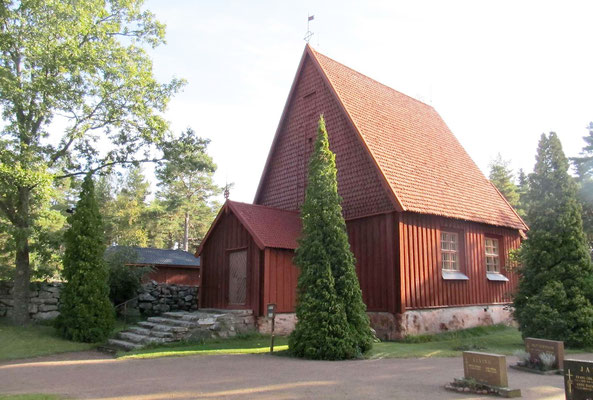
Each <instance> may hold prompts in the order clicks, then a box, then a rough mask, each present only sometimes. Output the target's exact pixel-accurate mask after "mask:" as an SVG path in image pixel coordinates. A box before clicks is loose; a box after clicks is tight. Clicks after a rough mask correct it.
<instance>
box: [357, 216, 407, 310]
mask: <svg viewBox="0 0 593 400" xmlns="http://www.w3.org/2000/svg"><path fill="white" fill-rule="evenodd" d="M395 218H396V215H395V213H387V214H379V215H374V216H369V217H364V218H357V219H351V220H349V221H346V228H347V231H348V237H349V241H350V248H351V250H352V252H353V253H354V257H355V258H356V273H357V275H358V280H359V282H360V288H361V290H362V297H363V300H364V302H365V304H366V306H367V310H368V311H391V312H395V310H394V308H398V307H399V301H396V300H395V299H399V297H400V293H399V292H400V291H399V285H398V284H397V282H396V271H395V268H396V266H397V265H396V263H395V259H394V255H395V254H396V251H397V250H396V246H397V240H398V239H397V230H396V228H395V227H396V226H397V225H396V224H395V223H394V221H395ZM390 304H391V305H390Z"/></svg>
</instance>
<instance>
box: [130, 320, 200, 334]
mask: <svg viewBox="0 0 593 400" xmlns="http://www.w3.org/2000/svg"><path fill="white" fill-rule="evenodd" d="M137 325H139V326H141V327H142V328H145V329H150V330H151V331H156V332H171V333H185V332H187V331H188V330H189V328H188V327H185V326H172V325H162V324H157V323H156V322H148V321H142V322H138V324H137Z"/></svg>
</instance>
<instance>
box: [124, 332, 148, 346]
mask: <svg viewBox="0 0 593 400" xmlns="http://www.w3.org/2000/svg"><path fill="white" fill-rule="evenodd" d="M117 338H118V339H123V340H125V341H126V342H130V343H136V344H143V343H146V338H148V336H147V335H138V334H136V333H132V332H126V331H122V332H119V333H118V334H117Z"/></svg>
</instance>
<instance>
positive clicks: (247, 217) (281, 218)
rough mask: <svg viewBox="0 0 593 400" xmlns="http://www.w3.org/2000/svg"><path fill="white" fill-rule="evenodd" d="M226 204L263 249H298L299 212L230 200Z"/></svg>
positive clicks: (299, 232)
mask: <svg viewBox="0 0 593 400" xmlns="http://www.w3.org/2000/svg"><path fill="white" fill-rule="evenodd" d="M226 204H228V206H229V207H230V209H231V210H232V211H233V213H234V214H235V215H236V216H237V218H239V221H241V223H242V224H243V226H245V229H247V230H248V231H249V233H251V235H252V236H253V239H254V240H255V242H256V243H257V244H258V246H260V247H261V248H264V247H272V248H279V249H296V248H297V239H298V237H299V236H300V234H301V218H300V216H299V212H298V211H286V210H280V209H278V208H271V207H266V206H260V205H255V204H247V203H239V202H236V201H230V200H228V201H227V203H226Z"/></svg>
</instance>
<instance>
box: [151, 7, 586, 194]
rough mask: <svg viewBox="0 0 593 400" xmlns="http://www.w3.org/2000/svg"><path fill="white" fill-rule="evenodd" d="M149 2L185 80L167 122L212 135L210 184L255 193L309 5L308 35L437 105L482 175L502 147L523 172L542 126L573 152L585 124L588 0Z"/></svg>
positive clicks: (163, 74)
mask: <svg viewBox="0 0 593 400" xmlns="http://www.w3.org/2000/svg"><path fill="white" fill-rule="evenodd" d="M146 8H148V9H150V10H151V11H152V12H154V13H155V14H156V15H157V17H158V19H159V20H161V21H162V22H164V23H166V24H167V44H166V45H165V46H162V47H159V48H157V50H155V51H154V52H153V53H152V56H153V60H154V63H155V72H156V74H157V76H158V77H159V78H160V79H161V80H168V79H170V78H171V77H173V76H175V77H182V78H185V79H187V81H188V85H187V86H186V87H185V89H184V91H183V93H180V94H178V95H177V96H176V97H175V98H174V99H173V101H172V102H171V104H170V107H169V111H168V113H167V118H168V119H169V120H170V121H171V123H172V128H173V129H174V130H175V131H181V130H183V129H185V128H186V127H192V128H193V129H194V130H196V131H197V132H198V134H199V135H200V136H203V137H207V138H210V139H211V140H212V143H211V145H210V151H209V152H210V154H211V155H212V156H213V158H214V160H215V162H216V163H217V164H218V172H217V174H216V179H217V181H218V183H220V184H224V183H225V182H226V181H228V182H234V183H235V187H234V189H233V190H232V191H231V199H232V200H237V201H245V202H251V201H252V200H253V196H254V194H255V190H256V189H257V184H258V182H259V178H260V175H261V172H262V169H263V166H264V163H265V160H266V157H267V154H268V151H269V148H270V144H271V142H272V139H273V136H274V133H275V131H276V127H277V125H278V122H279V119H280V114H281V113H282V109H283V107H284V104H285V102H286V99H287V96H288V92H289V90H290V86H291V84H292V81H293V78H294V75H295V73H296V69H297V67H298V62H299V60H300V57H301V55H302V52H303V49H304V46H305V42H304V41H303V37H304V35H305V32H306V30H307V16H308V15H309V14H311V15H315V19H314V21H312V22H311V30H312V31H313V32H314V33H315V34H314V36H313V37H312V39H311V42H310V43H311V45H312V46H313V47H314V48H315V49H316V50H318V51H320V52H321V53H323V54H325V55H327V56H329V57H331V58H333V59H335V60H336V61H338V62H341V63H342V64H345V65H347V66H349V67H351V68H353V69H355V70H357V71H359V72H361V73H363V74H365V75H367V76H369V77H371V78H373V79H375V80H378V81H379V82H381V83H384V84H386V85H388V86H390V87H392V88H394V89H396V90H398V91H400V92H403V93H405V94H407V95H409V96H412V97H415V98H417V99H419V100H422V101H424V102H426V103H428V104H431V105H432V106H433V107H434V108H435V109H436V110H437V111H438V112H439V114H440V115H441V117H442V118H443V119H444V120H445V122H446V123H447V124H448V126H449V128H450V129H451V130H452V131H453V133H454V134H455V135H456V137H457V138H458V139H459V141H460V142H461V144H462V145H463V146H464V148H465V149H466V151H467V152H468V153H469V155H470V156H471V157H472V158H473V159H474V161H475V162H476V163H477V164H478V166H479V167H480V168H481V169H482V171H483V172H484V173H486V174H487V171H488V165H489V163H490V162H491V161H492V159H494V158H495V157H496V154H497V153H501V154H502V156H503V158H506V159H510V160H511V163H512V164H511V166H512V167H513V168H514V169H518V168H524V169H525V170H526V171H527V172H529V171H531V170H532V168H533V165H534V162H535V151H536V147H537V141H538V139H539V136H540V135H541V134H542V133H544V132H546V133H547V132H550V131H555V132H557V133H558V135H559V137H560V139H561V141H562V144H563V146H564V151H565V152H566V154H567V155H568V156H575V155H577V154H578V152H579V151H580V149H581V148H582V146H583V143H584V142H583V140H582V137H583V136H585V135H586V134H587V130H586V129H585V127H586V126H587V125H588V123H589V122H590V121H593V69H592V67H593V46H592V44H593V43H592V35H593V33H592V32H593V29H592V28H593V27H592V24H591V17H592V16H593V2H585V1H582V2H572V1H555V2H547V1H533V2H528V1H521V2H519V1H500V0H499V1H496V2H492V1H490V2H484V1H446V2H445V1H406V2H403V1H309V0H302V1H298V2H287V1H220V0H218V1H191V0H187V1H181V0H170V1H162V0H151V1H148V2H147V3H146Z"/></svg>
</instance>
